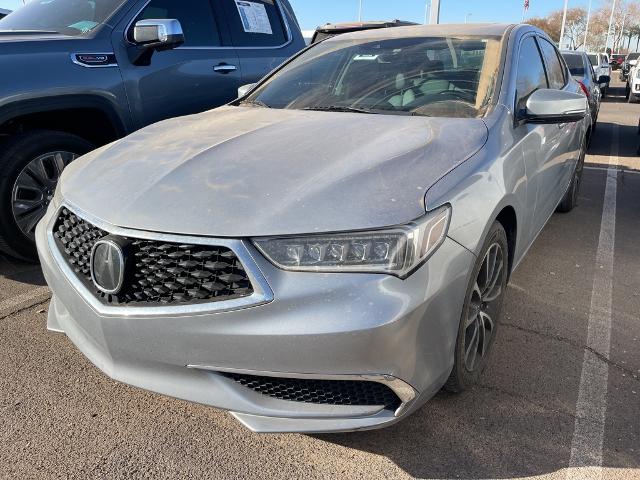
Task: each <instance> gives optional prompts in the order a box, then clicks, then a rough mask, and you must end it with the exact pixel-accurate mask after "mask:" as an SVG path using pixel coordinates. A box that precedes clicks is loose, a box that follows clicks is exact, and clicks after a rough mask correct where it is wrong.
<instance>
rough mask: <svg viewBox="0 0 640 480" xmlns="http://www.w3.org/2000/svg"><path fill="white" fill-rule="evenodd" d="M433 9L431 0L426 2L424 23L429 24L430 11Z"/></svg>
mask: <svg viewBox="0 0 640 480" xmlns="http://www.w3.org/2000/svg"><path fill="white" fill-rule="evenodd" d="M430 10H431V1H430V0H427V1H426V2H425V4H424V24H425V25H428V24H429V13H430Z"/></svg>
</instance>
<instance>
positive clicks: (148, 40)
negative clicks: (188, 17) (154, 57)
mask: <svg viewBox="0 0 640 480" xmlns="http://www.w3.org/2000/svg"><path fill="white" fill-rule="evenodd" d="M133 41H134V42H135V43H136V45H139V46H141V47H146V48H153V49H155V50H169V49H172V48H176V47H179V46H180V45H182V44H183V43H184V33H183V32H182V26H181V25H180V22H179V21H178V20H175V19H158V20H154V19H149V20H139V21H137V22H136V24H135V26H134V27H133Z"/></svg>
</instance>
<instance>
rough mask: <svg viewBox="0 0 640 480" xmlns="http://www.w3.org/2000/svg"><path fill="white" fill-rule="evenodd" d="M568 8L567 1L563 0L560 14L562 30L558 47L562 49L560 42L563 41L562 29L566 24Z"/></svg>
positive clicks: (561, 30)
mask: <svg viewBox="0 0 640 480" xmlns="http://www.w3.org/2000/svg"><path fill="white" fill-rule="evenodd" d="M568 8H569V0H564V12H563V13H562V28H561V29H560V42H559V43H558V46H559V47H560V48H562V41H563V40H564V29H565V25H566V24H567V9H568Z"/></svg>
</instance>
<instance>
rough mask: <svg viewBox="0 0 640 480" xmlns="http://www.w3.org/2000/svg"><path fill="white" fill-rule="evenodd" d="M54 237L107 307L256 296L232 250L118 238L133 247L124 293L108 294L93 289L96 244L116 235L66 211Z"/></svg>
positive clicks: (83, 278)
mask: <svg viewBox="0 0 640 480" xmlns="http://www.w3.org/2000/svg"><path fill="white" fill-rule="evenodd" d="M53 234H54V238H55V239H56V243H57V244H58V248H59V249H60V252H61V253H62V255H63V257H64V258H65V260H66V261H67V263H68V264H69V265H70V266H71V267H72V269H73V270H74V272H75V273H76V275H77V276H78V278H79V279H80V280H81V281H82V282H83V283H84V284H85V285H86V286H87V287H88V288H89V289H90V290H91V291H93V292H95V295H96V296H97V297H98V298H100V299H101V300H102V301H103V302H104V303H107V304H145V305H148V304H150V303H151V304H188V303H201V302H211V301H221V300H230V299H232V298H239V297H245V296H248V295H251V294H252V293H253V288H252V286H251V282H250V280H249V277H248V276H247V273H246V271H245V270H244V268H243V266H242V264H241V263H240V260H239V259H238V258H237V257H236V255H235V254H234V253H233V252H232V251H231V250H229V249H228V248H226V247H220V246H210V245H185V244H178V243H169V242H161V241H156V240H140V239H133V238H124V237H117V238H121V239H123V240H125V242H126V243H127V247H126V248H127V256H128V261H127V266H126V275H125V280H124V284H123V287H122V289H121V290H120V291H119V292H118V293H117V294H114V295H108V294H105V293H102V292H100V291H99V290H98V289H96V288H95V286H94V285H93V282H92V280H91V269H90V260H91V249H92V248H93V246H94V245H95V243H96V242H97V241H98V240H100V239H101V238H104V237H107V236H110V237H111V238H113V236H112V235H109V234H108V233H107V232H105V231H104V230H101V229H99V228H97V227H96V226H94V225H92V224H90V223H89V222H87V221H85V220H83V219H82V218H80V217H78V216H77V215H75V214H74V213H73V212H71V211H70V210H68V209H66V208H63V209H62V211H61V212H60V215H59V217H58V219H57V221H56V223H55V226H54V229H53Z"/></svg>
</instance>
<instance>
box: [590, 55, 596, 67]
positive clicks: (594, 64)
mask: <svg viewBox="0 0 640 480" xmlns="http://www.w3.org/2000/svg"><path fill="white" fill-rule="evenodd" d="M589 61H590V62H591V65H593V66H594V67H597V66H598V56H597V55H589Z"/></svg>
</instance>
